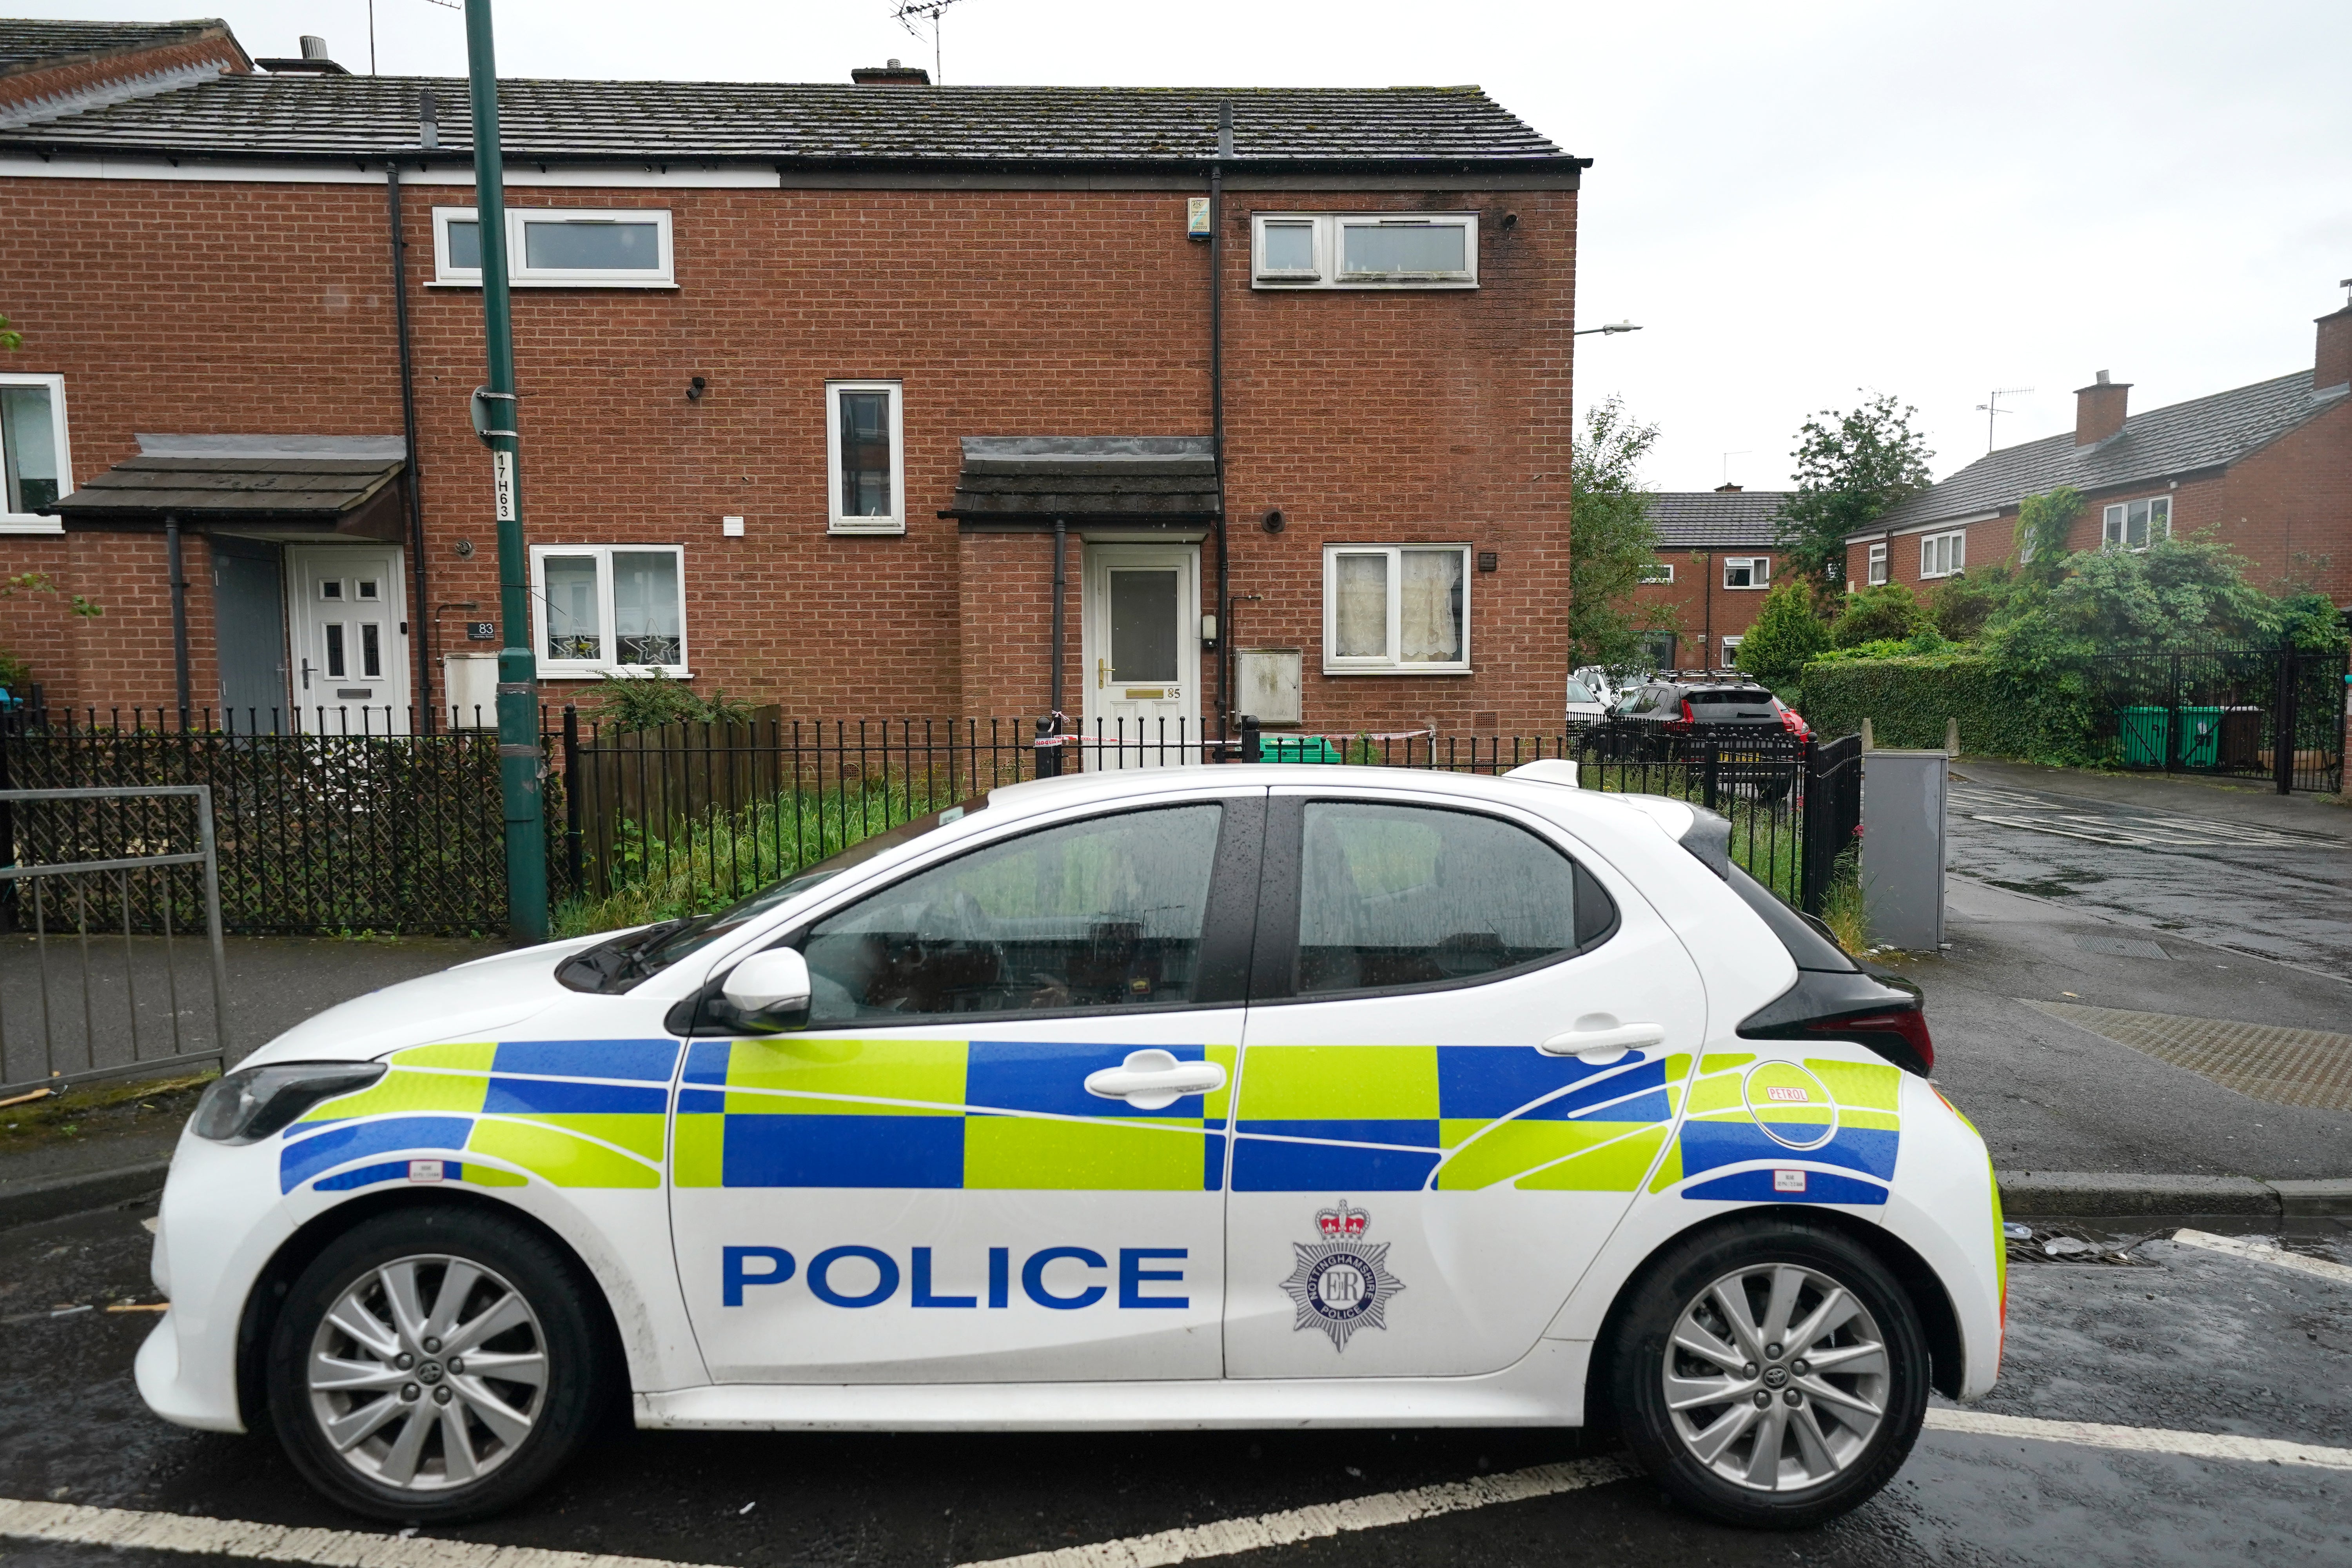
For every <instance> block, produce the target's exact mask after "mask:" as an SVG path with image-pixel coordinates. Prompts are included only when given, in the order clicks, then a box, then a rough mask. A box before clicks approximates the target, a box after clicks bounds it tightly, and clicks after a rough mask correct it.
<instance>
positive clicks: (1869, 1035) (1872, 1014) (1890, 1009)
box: [1739, 969, 1936, 1078]
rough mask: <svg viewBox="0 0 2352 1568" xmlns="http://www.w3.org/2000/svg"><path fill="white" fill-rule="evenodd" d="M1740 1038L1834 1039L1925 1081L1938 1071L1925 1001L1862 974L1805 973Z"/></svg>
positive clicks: (1752, 1020) (1745, 1022)
mask: <svg viewBox="0 0 2352 1568" xmlns="http://www.w3.org/2000/svg"><path fill="white" fill-rule="evenodd" d="M1739 1033H1740V1035H1741V1036H1742V1037H1744V1038H1747V1039H1751V1040H1796V1039H1819V1038H1821V1037H1823V1036H1832V1037H1836V1038H1839V1039H1846V1040H1852V1041H1853V1042H1854V1043H1856V1044H1857V1045H1860V1046H1863V1047H1866V1048H1868V1049H1870V1050H1873V1051H1875V1052H1876V1053H1878V1055H1880V1056H1882V1057H1884V1058H1886V1059H1887V1060H1888V1061H1890V1062H1893V1063H1894V1064H1895V1066H1896V1067H1899V1068H1902V1069H1903V1070H1904V1071H1906V1072H1909V1073H1916V1074H1917V1075H1918V1076H1919V1077H1921V1078H1926V1077H1927V1076H1928V1075H1929V1074H1930V1073H1932V1072H1934V1071H1935V1070H1936V1042H1935V1041H1934V1040H1933V1039H1931V1038H1930V1037H1928V1034H1927V1014H1926V1013H1925V1012H1924V1011H1923V1010H1922V1009H1921V1007H1920V1004H1919V998H1918V997H1917V996H1916V995H1913V994H1911V993H1909V992H1907V991H1905V990H1902V989H1899V988H1898V987H1897V986H1895V985H1889V984H1885V983H1884V982H1882V981H1880V980H1878V979H1876V978H1875V977H1874V976H1872V975H1868V974H1864V973H1860V972H1859V971H1855V972H1851V973H1832V972H1831V971H1828V970H1822V969H1801V970H1799V971H1798V972H1797V983H1796V984H1794V985H1791V986H1790V987H1789V989H1788V990H1786V991H1784V992H1782V993H1781V994H1780V995H1779V996H1777V997H1775V998H1774V999H1773V1000H1772V1001H1771V1002H1770V1003H1769V1005H1766V1006H1764V1007H1762V1008H1761V1009H1759V1011H1757V1012H1756V1013H1754V1014H1752V1015H1750V1016H1748V1018H1746V1019H1745V1020H1743V1021H1742V1022H1741V1024H1740V1026H1739Z"/></svg>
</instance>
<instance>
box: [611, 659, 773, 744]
mask: <svg viewBox="0 0 2352 1568" xmlns="http://www.w3.org/2000/svg"><path fill="white" fill-rule="evenodd" d="M588 700H589V701H590V702H592V703H593V704H594V705H595V717H596V718H598V719H599V720H601V721H603V722H604V723H605V724H607V725H609V726H610V727H611V728H613V729H614V730H616V731H634V730H658V729H660V728H661V727H662V726H663V725H665V724H677V723H705V724H746V723H749V722H751V704H750V703H748V702H746V701H744V700H742V699H741V698H740V697H730V696H728V695H727V694H726V693H725V692H724V691H720V690H718V689H713V690H712V691H711V693H710V695H709V697H704V696H703V695H702V694H701V693H699V692H698V691H696V690H695V689H694V688H692V687H691V686H688V685H687V684H686V682H684V681H682V680H677V679H673V678H671V677H670V676H668V675H667V674H665V673H663V672H662V671H660V670H656V671H654V672H653V673H652V674H651V675H608V676H606V677H605V678H604V679H602V680H600V681H598V682H597V683H596V684H595V685H593V686H592V687H590V688H589V689H588Z"/></svg>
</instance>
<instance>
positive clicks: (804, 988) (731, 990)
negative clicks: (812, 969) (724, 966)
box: [719, 947, 809, 1029]
mask: <svg viewBox="0 0 2352 1568" xmlns="http://www.w3.org/2000/svg"><path fill="white" fill-rule="evenodd" d="M719 994H720V995H722V996H724V997H725V998H726V999H727V1005H728V1006H729V1007H730V1008H731V1009H733V1011H734V1014H735V1018H736V1021H737V1022H738V1023H740V1024H744V1025H756V1026H761V1027H763V1028H770V1029H796V1028H798V1027H800V1026H802V1025H803V1024H805V1023H807V1022H808V1013H809V967H808V960H807V959H805V958H803V957H802V956H801V953H800V950H799V949H797V948H791V947H772V948H770V949H768V950H767V951H766V952H755V953H753V954H752V955H751V957H749V958H747V959H745V960H744V961H743V962H742V963H739V964H737V965H736V966H735V968H734V971H733V972H732V973H730V974H729V975H728V976H727V982H726V984H725V985H724V986H722V987H721V988H720V991H719Z"/></svg>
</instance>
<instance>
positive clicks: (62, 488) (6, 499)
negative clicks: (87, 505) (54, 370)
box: [0, 375, 73, 533]
mask: <svg viewBox="0 0 2352 1568" xmlns="http://www.w3.org/2000/svg"><path fill="white" fill-rule="evenodd" d="M70 489H73V479H72V469H71V468H70V467H69V466H68V463H67V461H66V378H65V377H64V376H61V375H0V531H8V532H12V533H58V532H61V531H63V525H62V524H61V523H59V522H58V520H57V519H56V518H55V517H52V516H47V515H45V514H46V513H47V512H49V511H50V510H52V509H53V508H54V507H56V505H57V504H58V497H59V496H61V495H64V494H65V493H66V492H67V491H68V490H70Z"/></svg>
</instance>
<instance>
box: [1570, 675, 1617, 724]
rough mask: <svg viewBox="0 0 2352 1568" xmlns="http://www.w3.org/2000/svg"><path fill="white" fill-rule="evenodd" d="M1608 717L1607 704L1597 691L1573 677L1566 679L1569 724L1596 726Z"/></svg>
mask: <svg viewBox="0 0 2352 1568" xmlns="http://www.w3.org/2000/svg"><path fill="white" fill-rule="evenodd" d="M1607 717H1609V702H1608V700H1607V699H1606V698H1604V697H1602V696H1601V694H1600V693H1599V692H1598V691H1595V690H1594V689H1592V688H1591V687H1589V686H1587V685H1586V684H1585V683H1584V682H1583V681H1581V680H1580V679H1577V678H1576V677H1575V676H1572V675H1571V676H1570V677H1569V678H1568V721H1569V722H1570V723H1571V724H1598V723H1599V722H1601V720H1603V719H1606V718H1607Z"/></svg>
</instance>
